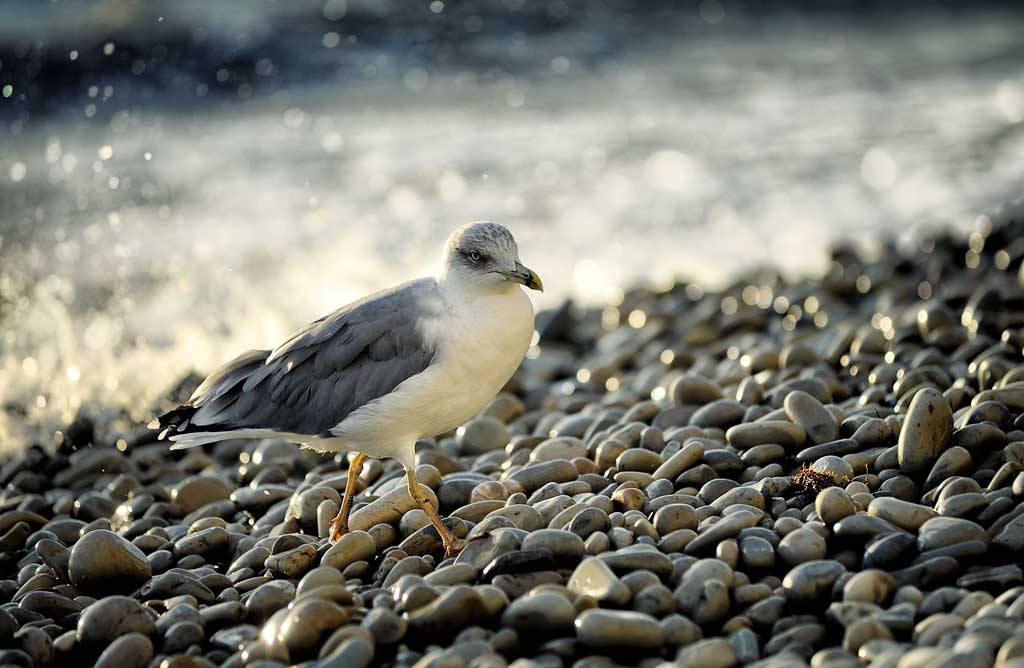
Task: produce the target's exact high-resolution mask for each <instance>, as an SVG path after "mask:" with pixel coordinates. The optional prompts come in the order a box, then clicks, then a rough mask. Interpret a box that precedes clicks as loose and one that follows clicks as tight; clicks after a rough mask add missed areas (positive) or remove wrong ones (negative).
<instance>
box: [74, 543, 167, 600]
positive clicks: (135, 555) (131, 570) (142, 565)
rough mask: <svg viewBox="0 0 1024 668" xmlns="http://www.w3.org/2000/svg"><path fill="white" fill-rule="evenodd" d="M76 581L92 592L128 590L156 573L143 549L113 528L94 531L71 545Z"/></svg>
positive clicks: (78, 584) (108, 592)
mask: <svg viewBox="0 0 1024 668" xmlns="http://www.w3.org/2000/svg"><path fill="white" fill-rule="evenodd" d="M68 572H69V575H70V577H71V582H72V584H74V585H75V587H77V588H78V589H80V590H81V591H82V592H83V593H88V594H125V593H130V592H132V591H134V590H135V589H137V588H138V587H139V586H140V585H142V584H143V583H145V582H146V581H147V580H149V579H150V577H152V575H153V571H152V567H151V566H150V564H149V560H147V559H146V555H145V554H143V553H142V550H140V549H139V548H137V547H135V546H134V545H133V544H131V543H130V542H128V541H127V540H125V539H124V538H122V537H121V536H119V535H117V534H116V533H114V532H112V531H104V530H98V531H90V532H89V533H87V534H85V535H84V536H82V537H81V538H79V539H78V542H76V543H75V545H74V546H73V547H72V548H71V557H70V559H69V561H68Z"/></svg>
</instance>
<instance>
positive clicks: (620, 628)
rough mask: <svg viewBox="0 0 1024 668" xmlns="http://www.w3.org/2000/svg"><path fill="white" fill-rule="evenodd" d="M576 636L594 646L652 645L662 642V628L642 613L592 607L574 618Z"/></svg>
mask: <svg viewBox="0 0 1024 668" xmlns="http://www.w3.org/2000/svg"><path fill="white" fill-rule="evenodd" d="M576 637H577V638H578V639H579V641H580V642H582V643H583V644H584V645H587V646H589V647H594V648H608V649H655V648H658V647H660V646H661V645H662V644H663V643H664V639H665V632H664V630H663V629H662V628H661V626H659V625H658V622H657V620H655V619H654V618H653V617H650V616H649V615H645V614H643V613H639V612H628V611H624V610H599V609H592V610H586V611H584V612H583V613H582V614H581V615H580V616H579V617H577V618H576Z"/></svg>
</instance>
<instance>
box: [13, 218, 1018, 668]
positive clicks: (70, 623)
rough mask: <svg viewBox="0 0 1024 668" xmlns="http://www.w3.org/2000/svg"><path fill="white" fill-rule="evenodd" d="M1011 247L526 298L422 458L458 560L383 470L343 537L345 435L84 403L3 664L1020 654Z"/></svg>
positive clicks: (31, 456)
mask: <svg viewBox="0 0 1024 668" xmlns="http://www.w3.org/2000/svg"><path fill="white" fill-rule="evenodd" d="M1022 239H1024V223H1022V222H1021V220H1020V219H1019V218H1017V219H1014V218H1013V216H1011V215H1009V214H1005V215H993V216H992V218H987V217H983V218H980V219H979V223H978V225H977V226H976V229H974V231H972V232H970V233H967V234H961V233H959V232H958V233H942V232H937V233H934V234H931V235H928V236H925V235H921V236H919V237H918V238H915V239H914V240H913V242H912V243H910V244H906V243H903V244H897V243H895V242H890V241H887V240H885V239H879V240H877V243H875V244H874V245H873V247H872V248H871V249H866V247H863V246H856V245H852V244H839V245H837V246H835V247H834V248H833V250H832V251H831V255H830V257H829V261H828V270H827V273H826V274H825V275H824V276H818V277H809V278H805V279H799V280H786V279H784V278H782V275H781V274H778V273H775V272H773V271H767V270H766V271H758V272H756V273H749V274H747V275H744V276H742V277H740V278H737V279H736V280H735V281H734V282H732V283H731V284H730V285H728V286H726V287H725V288H724V289H721V290H715V291H711V290H705V289H703V288H702V287H701V286H698V285H695V284H691V283H684V282H678V283H676V284H675V285H674V286H672V287H669V288H667V289H659V290H654V289H647V288H634V289H632V290H628V291H626V292H625V293H624V296H623V299H622V301H621V302H620V303H616V304H607V305H603V306H602V305H597V306H591V307H579V306H575V305H573V304H571V303H569V302H567V303H566V304H564V305H563V306H562V307H561V308H558V309H553V310H549V311H546V312H544V313H542V314H540V316H539V317H538V334H539V338H538V343H537V345H536V346H535V347H533V348H532V349H531V352H530V354H529V355H528V359H526V360H525V361H524V364H523V366H522V368H521V369H520V370H519V371H518V372H517V374H516V376H515V377H514V378H513V379H512V381H511V382H510V383H509V384H508V386H507V387H506V388H505V390H504V391H503V392H502V393H501V394H499V395H498V396H497V397H496V398H495V399H494V400H493V401H492V402H491V403H490V405H489V406H488V407H487V408H486V409H485V410H484V412H483V413H482V414H481V415H479V416H478V417H476V418H474V419H473V420H471V421H470V422H468V423H466V424H465V425H463V426H462V427H460V428H459V429H458V430H457V431H456V432H454V433H451V434H446V435H442V436H440V437H438V438H436V439H433V440H425V441H421V442H419V443H418V444H417V464H418V466H417V471H416V473H417V477H418V479H419V481H420V482H421V483H422V484H423V485H424V486H425V487H427V488H429V492H428V496H429V498H430V499H431V501H432V502H434V503H436V505H437V506H438V508H439V510H440V512H441V513H442V515H443V516H445V517H446V518H447V519H446V523H448V525H449V527H450V528H451V529H452V530H453V531H454V532H455V534H456V535H457V536H459V537H463V538H465V539H466V540H467V545H466V547H465V548H464V550H463V551H462V552H461V553H460V554H459V555H458V556H457V557H455V558H446V557H445V554H444V550H443V548H442V545H441V542H440V540H439V538H438V535H437V533H436V531H435V530H434V529H433V527H432V526H430V524H429V521H428V519H427V517H426V514H425V513H423V511H422V510H420V509H418V508H417V507H416V504H415V502H414V501H413V500H412V499H411V498H410V496H409V494H408V492H407V490H406V486H405V478H404V475H403V472H402V469H401V467H400V466H399V465H398V463H397V462H394V461H389V460H385V461H376V460H372V461H370V462H368V463H367V465H366V466H365V467H364V468H363V471H362V473H361V475H360V478H359V480H358V483H357V485H358V487H357V488H358V490H359V494H358V496H357V497H356V503H355V506H354V511H353V513H352V516H351V522H350V526H351V532H350V533H348V534H347V535H345V536H344V537H342V538H341V540H340V541H338V542H337V543H335V544H332V543H331V542H330V541H329V540H328V538H327V536H328V534H329V527H328V523H329V520H330V519H331V518H332V517H333V516H334V515H335V514H336V513H337V510H338V507H339V505H340V501H341V492H342V490H343V489H344V487H345V484H346V481H347V473H346V470H347V459H346V457H345V456H344V455H319V454H318V453H315V452H312V451H310V450H300V449H299V448H297V447H296V446H293V445H291V444H288V443H284V442H280V441H240V440H229V441H223V442H220V443H217V444H213V445H209V446H204V447H202V448H196V449H192V450H188V451H181V452H171V451H169V450H168V448H167V444H166V443H162V442H157V441H156V440H155V432H150V431H147V430H145V429H143V428H141V427H140V428H138V429H135V430H134V431H131V432H130V433H125V434H123V435H122V436H119V437H117V438H116V439H115V438H113V437H109V436H108V434H109V433H110V430H108V429H104V428H103V425H98V424H95V423H94V422H93V420H92V419H90V418H89V417H87V415H86V414H83V415H82V417H80V418H79V419H77V420H76V421H75V422H74V423H72V424H70V425H68V426H67V427H66V428H65V429H63V430H62V431H61V433H60V435H59V438H58V440H57V442H56V443H55V444H52V445H46V446H41V445H31V446H30V447H26V448H23V449H22V451H21V452H20V453H19V454H17V455H10V456H9V458H8V460H7V461H6V462H4V464H3V467H2V469H0V485H2V492H0V601H2V605H0V665H15V666H23V667H25V668H31V667H33V666H34V667H37V668H44V667H50V666H89V665H95V666H98V667H102V668H110V667H116V668H144V667H150V666H152V667H154V668H156V667H160V668H193V667H194V668H205V667H207V666H230V667H234V668H241V667H243V666H244V667H247V668H279V667H284V666H290V665H298V666H308V667H310V668H313V667H316V668H327V667H336V668H369V667H370V666H380V667H385V666H394V667H398V666H403V667H405V666H409V667H412V666H415V667H416V668H505V667H510V668H570V667H572V668H614V667H615V666H639V667H642V668H668V667H669V666H686V667H690V666H693V667H699V668H732V667H734V666H741V665H742V666H759V667H763V668H803V667H807V666H810V667H811V668H859V667H870V668H939V667H946V666H956V667H957V668H974V667H978V668H981V667H986V666H997V667H998V668H1020V667H1021V666H1024V573H1022V568H1021V567H1022V559H1021V556H1020V555H1021V554H1022V551H1024V357H1022V350H1024V308H1022V305H1024V287H1022V285H1024V283H1022V278H1024V273H1022V261H1024V245H1022ZM199 380H201V378H199V377H198V376H195V375H191V376H187V377H184V378H183V380H182V382H181V383H180V384H179V386H178V387H176V388H174V389H173V391H169V392H168V396H167V397H166V399H165V401H164V403H163V404H162V405H159V406H153V413H154V414H155V413H156V412H158V411H159V410H160V409H162V408H165V407H166V406H170V405H172V404H173V403H174V402H175V401H177V400H180V399H182V398H183V397H185V396H187V395H188V393H189V392H190V391H191V389H192V388H194V386H195V385H196V384H197V382H198V381H199ZM26 445H27V444H26Z"/></svg>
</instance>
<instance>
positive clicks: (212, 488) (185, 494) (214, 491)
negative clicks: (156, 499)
mask: <svg viewBox="0 0 1024 668" xmlns="http://www.w3.org/2000/svg"><path fill="white" fill-rule="evenodd" d="M232 491H233V489H232V487H231V486H230V485H228V484H227V483H226V482H224V481H223V480H221V479H220V478H215V477H213V476H193V477H191V478H186V479H185V480H182V481H181V482H180V483H178V484H177V485H175V486H174V488H173V489H172V490H171V501H174V502H175V503H177V504H178V505H179V506H181V508H182V510H184V511H185V512H186V513H191V512H192V511H194V510H197V509H199V508H202V507H203V506H205V505H207V504H209V503H213V502H214V501H222V500H224V499H227V498H229V497H230V496H231V492H232Z"/></svg>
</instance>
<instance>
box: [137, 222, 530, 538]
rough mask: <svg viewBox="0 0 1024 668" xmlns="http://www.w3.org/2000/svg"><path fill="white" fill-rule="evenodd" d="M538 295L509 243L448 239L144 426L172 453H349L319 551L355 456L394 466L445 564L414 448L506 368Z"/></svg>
mask: <svg viewBox="0 0 1024 668" xmlns="http://www.w3.org/2000/svg"><path fill="white" fill-rule="evenodd" d="M520 286H525V287H527V288H530V289H532V290H540V291H543V289H544V287H543V284H542V283H541V280H540V277H539V276H537V274H536V273H534V272H533V270H531V269H529V268H527V267H526V266H524V265H523V264H522V263H521V262H520V261H519V250H518V247H517V245H516V241H515V239H514V238H513V237H512V233H511V232H509V231H508V230H507V229H506V228H505V227H503V226H501V225H498V224H495V223H489V222H481V223H470V224H468V225H464V226H462V227H460V228H458V229H457V230H455V231H454V232H453V233H452V234H451V236H450V237H448V241H447V242H446V244H445V247H444V253H443V258H442V264H441V268H440V271H439V272H438V273H437V275H436V276H431V277H428V278H421V279H418V280H414V281H410V282H408V283H404V284H402V285H399V286H397V287H394V288H391V289H389V290H384V291H382V292H378V293H375V294H372V295H370V296H368V297H365V298H363V299H361V300H359V301H356V302H353V303H351V304H349V305H347V306H343V307H341V308H340V309H338V310H337V311H334V312H333V313H331V314H329V315H326V316H324V317H323V318H320V319H319V320H316V321H314V322H312V323H310V324H309V325H306V326H305V327H303V328H302V329H300V330H299V331H297V332H296V333H295V334H293V335H292V336H291V337H290V338H289V339H288V340H287V341H285V342H284V343H282V344H281V345H279V346H278V347H277V348H274V349H273V350H251V351H249V352H246V353H243V354H241V355H239V356H238V357H236V358H235V359H233V360H231V361H230V362H228V363H227V364H225V365H224V366H222V367H220V368H219V369H217V370H216V371H214V372H213V373H212V374H210V376H209V377H208V378H207V379H206V380H204V381H203V383H202V384H201V385H200V386H199V387H198V388H197V389H196V391H195V392H194V393H193V394H192V396H191V398H189V400H188V402H187V403H185V404H184V405H182V406H179V407H177V408H175V409H173V410H171V411H169V412H167V413H165V414H164V415H161V416H160V417H159V418H157V419H156V420H153V422H151V423H150V427H151V428H154V429H160V430H162V431H161V432H160V435H159V438H161V439H170V440H171V441H172V442H173V445H172V446H171V449H172V450H177V449H181V448H189V447H193V446H197V445H203V444H206V443H213V442H215V441H220V440H224V439H228V438H248V439H262V438H280V439H284V440H287V441H291V442H293V443H297V444H300V445H302V446H306V447H309V448H312V449H314V450H318V451H320V452H347V453H354V456H352V457H351V458H350V462H349V469H348V479H347V480H346V483H345V495H344V498H343V499H342V503H341V508H340V510H339V512H338V515H337V517H335V518H334V520H332V522H331V540H333V541H337V540H338V539H340V538H341V536H343V535H344V534H345V533H347V532H348V517H349V511H350V510H351V507H352V497H353V496H354V494H355V488H356V479H357V478H358V477H359V472H360V470H361V469H362V466H363V463H364V462H365V460H366V458H367V457H373V458H377V459H380V458H385V457H392V458H394V459H397V460H398V461H399V462H400V463H401V464H402V466H403V467H404V468H405V473H406V479H407V483H408V487H409V495H410V496H411V497H412V498H413V499H414V500H415V501H416V503H417V504H418V505H419V506H420V507H421V508H422V509H423V510H424V512H426V514H427V516H428V517H429V518H430V522H431V524H433V525H434V527H435V528H436V529H437V532H438V534H439V535H440V537H441V540H442V542H443V544H444V548H445V552H446V553H447V554H448V555H449V556H451V555H453V554H456V553H457V552H458V551H459V550H461V548H462V547H463V545H464V541H461V540H459V539H457V538H456V537H455V536H454V535H453V534H452V533H451V531H450V530H449V529H448V528H447V527H446V526H445V525H444V523H443V522H442V521H441V517H440V516H439V515H438V513H437V510H436V509H435V508H434V507H433V506H431V505H430V503H429V502H428V500H427V497H426V495H425V494H424V493H423V490H422V489H421V488H420V485H419V483H418V482H417V480H416V473H415V468H416V460H415V444H416V441H417V440H418V439H421V438H429V437H434V436H438V435H440V434H445V433H447V432H449V431H451V430H452V429H454V428H456V427H457V426H459V425H461V424H463V423H464V422H466V421H467V420H469V419H470V418H472V417H473V416H474V415H476V414H477V413H479V412H480V410H481V409H482V408H483V407H484V406H485V405H486V404H487V402H489V401H490V400H491V399H492V398H493V397H494V396H495V395H496V394H497V393H498V392H499V391H500V390H501V388H502V387H503V386H504V385H505V383H507V382H508V380H509V378H511V377H512V374H513V373H515V371H516V369H517V368H518V367H519V364H520V362H522V360H523V356H524V355H525V354H526V351H527V349H528V348H529V346H530V343H531V341H532V338H533V335H534V329H533V318H534V312H533V304H532V302H531V301H530V298H529V297H528V296H527V294H526V292H525V291H524V290H523V289H522V288H521V287H520Z"/></svg>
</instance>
